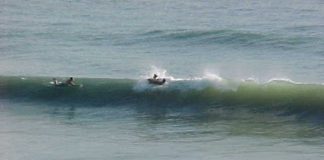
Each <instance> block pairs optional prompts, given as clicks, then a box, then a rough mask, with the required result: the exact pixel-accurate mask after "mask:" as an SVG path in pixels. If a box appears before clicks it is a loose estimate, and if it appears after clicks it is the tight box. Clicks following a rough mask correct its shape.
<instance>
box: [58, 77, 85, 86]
mask: <svg viewBox="0 0 324 160" xmlns="http://www.w3.org/2000/svg"><path fill="white" fill-rule="evenodd" d="M52 83H53V84H54V86H57V87H65V86H81V85H77V84H75V82H74V79H73V77H70V78H69V79H67V80H66V81H65V82H64V83H63V82H59V81H58V80H57V79H56V78H53V82H52Z"/></svg>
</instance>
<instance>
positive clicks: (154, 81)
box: [147, 78, 166, 85]
mask: <svg viewBox="0 0 324 160" xmlns="http://www.w3.org/2000/svg"><path fill="white" fill-rule="evenodd" d="M147 81H148V83H149V84H155V85H163V84H164V83H165V82H166V80H165V79H164V78H163V79H161V78H159V79H153V78H149V79H147Z"/></svg>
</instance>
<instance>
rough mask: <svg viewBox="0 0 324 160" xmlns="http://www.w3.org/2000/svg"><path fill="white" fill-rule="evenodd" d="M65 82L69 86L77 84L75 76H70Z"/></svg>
mask: <svg viewBox="0 0 324 160" xmlns="http://www.w3.org/2000/svg"><path fill="white" fill-rule="evenodd" d="M65 84H66V85H69V86H75V82H74V79H73V77H70V78H69V79H68V80H66V81H65Z"/></svg>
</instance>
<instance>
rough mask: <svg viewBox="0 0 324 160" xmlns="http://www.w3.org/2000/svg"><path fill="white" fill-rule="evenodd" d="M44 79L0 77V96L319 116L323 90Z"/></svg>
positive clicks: (274, 84)
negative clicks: (65, 83)
mask: <svg viewBox="0 0 324 160" xmlns="http://www.w3.org/2000/svg"><path fill="white" fill-rule="evenodd" d="M50 81H51V78H48V77H26V78H21V77H0V98H1V99H9V100H14V101H37V102H48V103H57V104H60V103H61V104H80V106H81V105H91V106H105V105H110V104H111V105H119V104H121V105H122V104H128V105H149V106H160V107H181V106H199V107H211V106H212V107H228V108H233V109H235V108H251V109H255V110H259V111H266V110H269V111H290V112H300V113H304V112H312V113H324V86H323V85H319V84H296V83H292V82H289V81H283V80H274V81H271V82H268V83H265V84H259V83H256V82H253V81H245V82H234V81H229V80H223V79H217V80H215V79H214V80H208V79H197V80H168V82H167V84H166V85H164V86H152V85H149V84H147V83H146V81H145V80H132V79H94V78H80V79H77V82H78V83H80V84H83V87H54V86H53V85H52V84H51V83H50Z"/></svg>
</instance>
